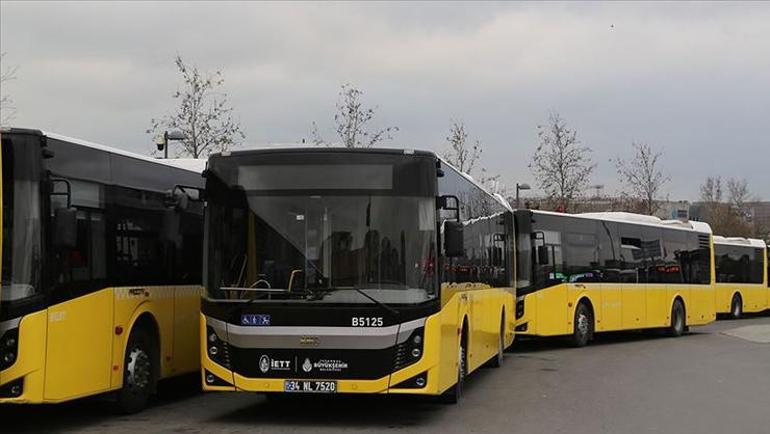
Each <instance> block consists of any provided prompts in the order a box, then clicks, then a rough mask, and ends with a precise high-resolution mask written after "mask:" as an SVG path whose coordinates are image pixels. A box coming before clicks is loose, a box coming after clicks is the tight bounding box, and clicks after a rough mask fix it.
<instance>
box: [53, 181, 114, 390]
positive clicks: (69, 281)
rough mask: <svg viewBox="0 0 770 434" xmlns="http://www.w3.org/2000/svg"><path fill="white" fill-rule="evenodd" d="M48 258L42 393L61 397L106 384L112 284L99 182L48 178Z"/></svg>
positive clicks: (109, 373) (111, 324)
mask: <svg viewBox="0 0 770 434" xmlns="http://www.w3.org/2000/svg"><path fill="white" fill-rule="evenodd" d="M50 183H51V188H52V193H51V196H50V204H51V207H50V208H51V215H50V223H51V224H50V227H51V228H52V229H51V231H50V237H49V238H50V249H49V252H50V261H51V263H52V264H53V269H54V278H53V282H54V283H53V288H52V293H51V299H52V303H53V304H52V305H51V306H50V307H49V308H48V339H47V345H46V375H45V399H48V400H54V401H55V400H63V399H71V398H75V397H78V396H83V395H89V394H94V393H99V392H101V391H105V390H107V389H108V388H109V387H110V377H111V367H112V362H113V360H112V339H113V290H112V289H109V288H104V283H103V282H105V281H106V273H107V270H106V259H105V258H106V246H105V239H106V236H105V230H106V227H105V221H104V214H103V213H102V212H101V211H100V210H99V209H98V208H99V207H100V206H101V205H100V203H101V198H102V195H101V194H100V193H99V191H100V190H99V189H100V186H98V185H97V184H92V183H86V182H80V181H74V180H72V181H68V180H64V179H61V178H55V177H54V178H51V179H50Z"/></svg>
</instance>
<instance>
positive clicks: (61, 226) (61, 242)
mask: <svg viewBox="0 0 770 434" xmlns="http://www.w3.org/2000/svg"><path fill="white" fill-rule="evenodd" d="M53 220H54V222H53V240H52V241H53V245H54V247H58V248H60V249H74V248H75V247H77V245H78V210H77V209H75V208H57V209H56V210H55V211H54V215H53Z"/></svg>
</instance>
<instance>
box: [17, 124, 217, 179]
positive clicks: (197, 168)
mask: <svg viewBox="0 0 770 434" xmlns="http://www.w3.org/2000/svg"><path fill="white" fill-rule="evenodd" d="M14 131H15V129H10V130H8V132H9V133H13V132H14ZM22 131H23V130H22ZM40 133H41V134H42V135H44V136H46V137H50V138H52V139H56V140H61V141H63V142H69V143H73V144H76V145H79V146H85V147H87V148H91V149H96V150H100V151H104V152H108V153H111V154H115V155H122V156H124V157H129V158H134V159H137V160H142V161H147V162H150V163H155V164H160V165H164V166H170V167H174V168H177V169H182V170H186V171H188V172H195V173H203V171H204V170H205V169H206V160H205V159H194V158H179V159H174V158H169V159H167V160H166V159H159V158H152V157H148V156H145V155H141V154H136V153H133V152H129V151H125V150H123V149H119V148H113V147H111V146H107V145H101V144H99V143H93V142H89V141H87V140H81V139H76V138H74V137H68V136H64V135H61V134H56V133H51V132H47V131H41V132H40Z"/></svg>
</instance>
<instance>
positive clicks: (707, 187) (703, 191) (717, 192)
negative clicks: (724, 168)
mask: <svg viewBox="0 0 770 434" xmlns="http://www.w3.org/2000/svg"><path fill="white" fill-rule="evenodd" d="M700 200H701V201H702V202H704V203H718V202H721V201H722V178H721V177H719V176H717V177H711V176H709V177H707V178H706V181H705V182H704V183H703V184H701V186H700Z"/></svg>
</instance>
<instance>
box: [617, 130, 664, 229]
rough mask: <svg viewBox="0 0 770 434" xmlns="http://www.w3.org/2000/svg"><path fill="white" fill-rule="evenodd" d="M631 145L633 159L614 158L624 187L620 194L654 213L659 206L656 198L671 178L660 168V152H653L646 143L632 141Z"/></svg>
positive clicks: (644, 209) (648, 211)
mask: <svg viewBox="0 0 770 434" xmlns="http://www.w3.org/2000/svg"><path fill="white" fill-rule="evenodd" d="M631 146H632V147H633V148H634V149H635V155H634V158H633V159H631V160H630V161H626V160H623V159H622V158H620V157H618V158H616V159H615V160H614V162H615V168H616V169H617V171H618V176H619V177H620V182H621V185H623V189H624V190H623V191H622V193H621V194H622V195H623V196H626V197H628V198H630V199H631V200H632V201H638V202H640V204H641V205H642V207H641V208H642V210H643V211H644V212H645V213H646V214H648V215H654V214H655V213H656V212H657V211H658V209H659V208H660V203H658V201H657V200H656V198H657V197H658V195H659V193H660V190H661V189H662V188H663V186H664V185H665V184H666V183H667V182H668V181H669V180H670V179H671V178H670V177H669V176H668V175H665V174H664V173H663V172H662V171H661V169H660V164H659V161H660V157H661V156H662V155H663V154H662V153H661V152H655V151H654V150H653V149H652V147H651V146H650V145H648V144H646V143H632V144H631Z"/></svg>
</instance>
